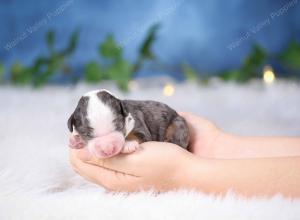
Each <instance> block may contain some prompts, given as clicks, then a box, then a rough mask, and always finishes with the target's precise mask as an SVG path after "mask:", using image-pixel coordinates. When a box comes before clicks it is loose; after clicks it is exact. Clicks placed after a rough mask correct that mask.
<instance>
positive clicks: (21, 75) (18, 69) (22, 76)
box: [11, 62, 32, 85]
mask: <svg viewBox="0 0 300 220" xmlns="http://www.w3.org/2000/svg"><path fill="white" fill-rule="evenodd" d="M11 79H12V82H13V83H15V84H20V85H25V84H28V83H30V82H31V80H32V72H31V71H30V69H29V68H26V67H25V66H23V65H22V64H21V63H19V62H16V63H14V64H13V65H12V68H11Z"/></svg>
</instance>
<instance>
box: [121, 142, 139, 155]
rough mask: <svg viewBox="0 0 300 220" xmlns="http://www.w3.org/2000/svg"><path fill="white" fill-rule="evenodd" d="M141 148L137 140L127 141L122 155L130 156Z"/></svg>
mask: <svg viewBox="0 0 300 220" xmlns="http://www.w3.org/2000/svg"><path fill="white" fill-rule="evenodd" d="M139 147H140V145H139V143H138V142H137V141H135V140H132V141H125V144H124V147H123V149H122V151H121V152H122V153H124V154H129V153H133V152H134V151H136V150H137V149H138V148H139Z"/></svg>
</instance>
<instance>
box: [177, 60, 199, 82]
mask: <svg viewBox="0 0 300 220" xmlns="http://www.w3.org/2000/svg"><path fill="white" fill-rule="evenodd" d="M181 68H182V71H183V74H184V76H185V78H186V79H187V80H188V81H194V82H195V81H198V78H199V76H198V73H197V72H196V71H195V70H194V69H193V68H192V67H191V66H190V65H188V64H183V65H182V66H181Z"/></svg>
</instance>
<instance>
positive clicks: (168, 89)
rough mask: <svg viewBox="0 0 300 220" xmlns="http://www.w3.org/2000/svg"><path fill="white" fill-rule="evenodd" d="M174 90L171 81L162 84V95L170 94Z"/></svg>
mask: <svg viewBox="0 0 300 220" xmlns="http://www.w3.org/2000/svg"><path fill="white" fill-rule="evenodd" d="M174 92H175V87H174V86H173V85H172V84H171V83H167V84H166V85H165V86H164V89H163V94H164V96H172V95H173V94H174Z"/></svg>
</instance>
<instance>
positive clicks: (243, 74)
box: [219, 44, 267, 82]
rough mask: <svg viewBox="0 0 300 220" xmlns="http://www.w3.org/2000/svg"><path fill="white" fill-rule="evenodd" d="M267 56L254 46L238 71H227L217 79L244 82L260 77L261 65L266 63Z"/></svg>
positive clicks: (258, 47)
mask: <svg viewBox="0 0 300 220" xmlns="http://www.w3.org/2000/svg"><path fill="white" fill-rule="evenodd" d="M266 59H267V54H266V52H265V50H264V49H263V48H262V47H261V46H259V45H257V44H256V45H254V46H253V48H252V50H251V53H250V54H249V55H248V56H247V57H246V58H245V60H244V62H243V64H242V66H241V68H240V69H235V70H227V71H223V72H221V74H220V75H219V77H220V78H221V79H223V80H225V81H231V80H232V81H237V82H246V81H248V80H250V79H252V78H257V77H259V76H260V72H261V69H262V65H263V64H264V63H265V62H266Z"/></svg>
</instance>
